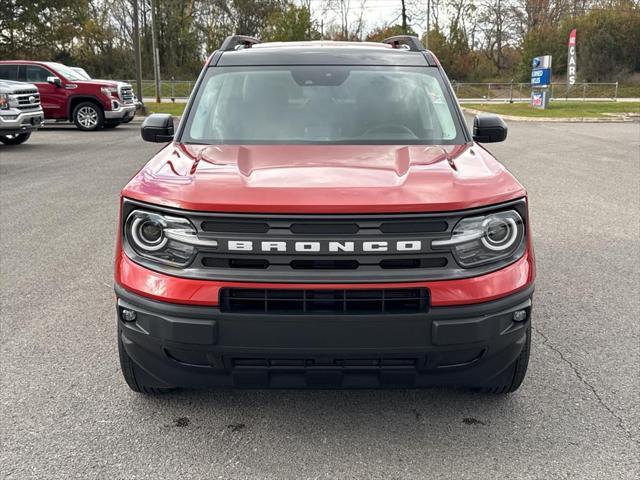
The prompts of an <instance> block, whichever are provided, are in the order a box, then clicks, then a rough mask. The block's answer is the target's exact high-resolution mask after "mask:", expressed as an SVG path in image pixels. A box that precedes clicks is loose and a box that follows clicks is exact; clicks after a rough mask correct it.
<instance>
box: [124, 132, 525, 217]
mask: <svg viewBox="0 0 640 480" xmlns="http://www.w3.org/2000/svg"><path fill="white" fill-rule="evenodd" d="M123 195H124V196H125V197H128V198H132V199H137V200H140V201H143V202H148V203H153V204H158V205H164V206H168V207H175V208H181V209H186V210H200V211H216V212H253V213H257V212H271V213H341V212H344V213H347V212H351V213H375V212H433V211H446V210H462V209H466V208H473V207H479V206H485V205H491V204H496V203H500V202H505V201H508V200H512V199H515V198H519V197H522V196H524V195H525V191H524V188H523V187H522V185H520V184H519V183H518V182H517V181H516V180H515V179H514V178H513V176H512V175H511V174H510V173H509V172H508V171H507V170H506V169H505V168H504V167H503V166H502V165H501V164H500V163H498V162H497V161H496V160H495V159H494V158H493V157H492V156H491V155H490V154H489V153H488V152H487V151H485V150H484V149H482V148H481V147H479V146H477V145H457V146H451V145H448V146H424V145H423V146H410V147H401V146H394V145H370V146H363V145H329V146H325V145H322V146H321V145H311V146H309V145H251V146H235V145H211V146H203V145H179V144H176V143H171V144H169V145H167V146H166V147H165V148H164V149H163V150H162V151H160V152H159V153H158V154H157V155H156V156H155V157H154V158H153V159H152V160H151V161H150V162H149V163H148V164H147V165H145V167H143V168H142V170H140V172H139V173H138V174H137V175H136V176H135V177H134V178H133V179H132V180H131V181H130V182H129V184H128V185H127V186H126V187H125V188H124V190H123Z"/></svg>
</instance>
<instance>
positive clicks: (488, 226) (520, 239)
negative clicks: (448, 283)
mask: <svg viewBox="0 0 640 480" xmlns="http://www.w3.org/2000/svg"><path fill="white" fill-rule="evenodd" d="M524 237H525V228H524V222H523V221H522V217H521V216H520V214H519V213H518V212H516V211H515V210H508V211H506V212H498V213H491V214H488V215H483V216H481V217H471V218H464V219H462V220H460V221H459V222H458V224H457V225H456V226H455V228H454V229H453V234H452V235H451V238H450V239H447V240H434V241H433V242H432V244H431V245H432V247H433V248H434V249H444V248H449V249H451V251H452V253H453V256H454V257H455V259H456V261H457V262H458V264H460V266H461V267H464V268H470V267H477V266H479V265H484V264H486V263H491V262H497V261H499V260H504V259H506V258H509V257H511V256H513V255H514V254H516V253H517V252H518V251H520V250H521V249H522V246H523V244H524Z"/></svg>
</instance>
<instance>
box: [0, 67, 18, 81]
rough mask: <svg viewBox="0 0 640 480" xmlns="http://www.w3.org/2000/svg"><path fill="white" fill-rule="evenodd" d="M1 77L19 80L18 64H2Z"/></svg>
mask: <svg viewBox="0 0 640 480" xmlns="http://www.w3.org/2000/svg"><path fill="white" fill-rule="evenodd" d="M0 78H1V79H3V80H14V81H17V80H18V65H0Z"/></svg>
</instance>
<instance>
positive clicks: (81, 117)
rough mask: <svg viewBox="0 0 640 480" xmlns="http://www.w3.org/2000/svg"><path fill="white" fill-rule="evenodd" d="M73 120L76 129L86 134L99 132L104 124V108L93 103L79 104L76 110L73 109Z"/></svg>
mask: <svg viewBox="0 0 640 480" xmlns="http://www.w3.org/2000/svg"><path fill="white" fill-rule="evenodd" d="M72 118H73V123H75V124H76V127H78V129H80V130H82V131H85V132H93V131H95V130H99V129H101V128H102V125H103V124H104V114H103V113H102V108H100V107H99V106H98V105H97V104H95V103H93V102H82V103H79V104H78V105H77V106H76V108H74V109H73V114H72Z"/></svg>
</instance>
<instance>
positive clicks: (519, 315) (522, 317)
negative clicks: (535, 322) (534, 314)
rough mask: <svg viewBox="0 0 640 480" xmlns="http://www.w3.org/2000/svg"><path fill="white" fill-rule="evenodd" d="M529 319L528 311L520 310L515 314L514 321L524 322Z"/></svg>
mask: <svg viewBox="0 0 640 480" xmlns="http://www.w3.org/2000/svg"><path fill="white" fill-rule="evenodd" d="M526 319H527V311H526V310H518V311H516V312H513V321H514V322H524V321H525V320H526Z"/></svg>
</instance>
